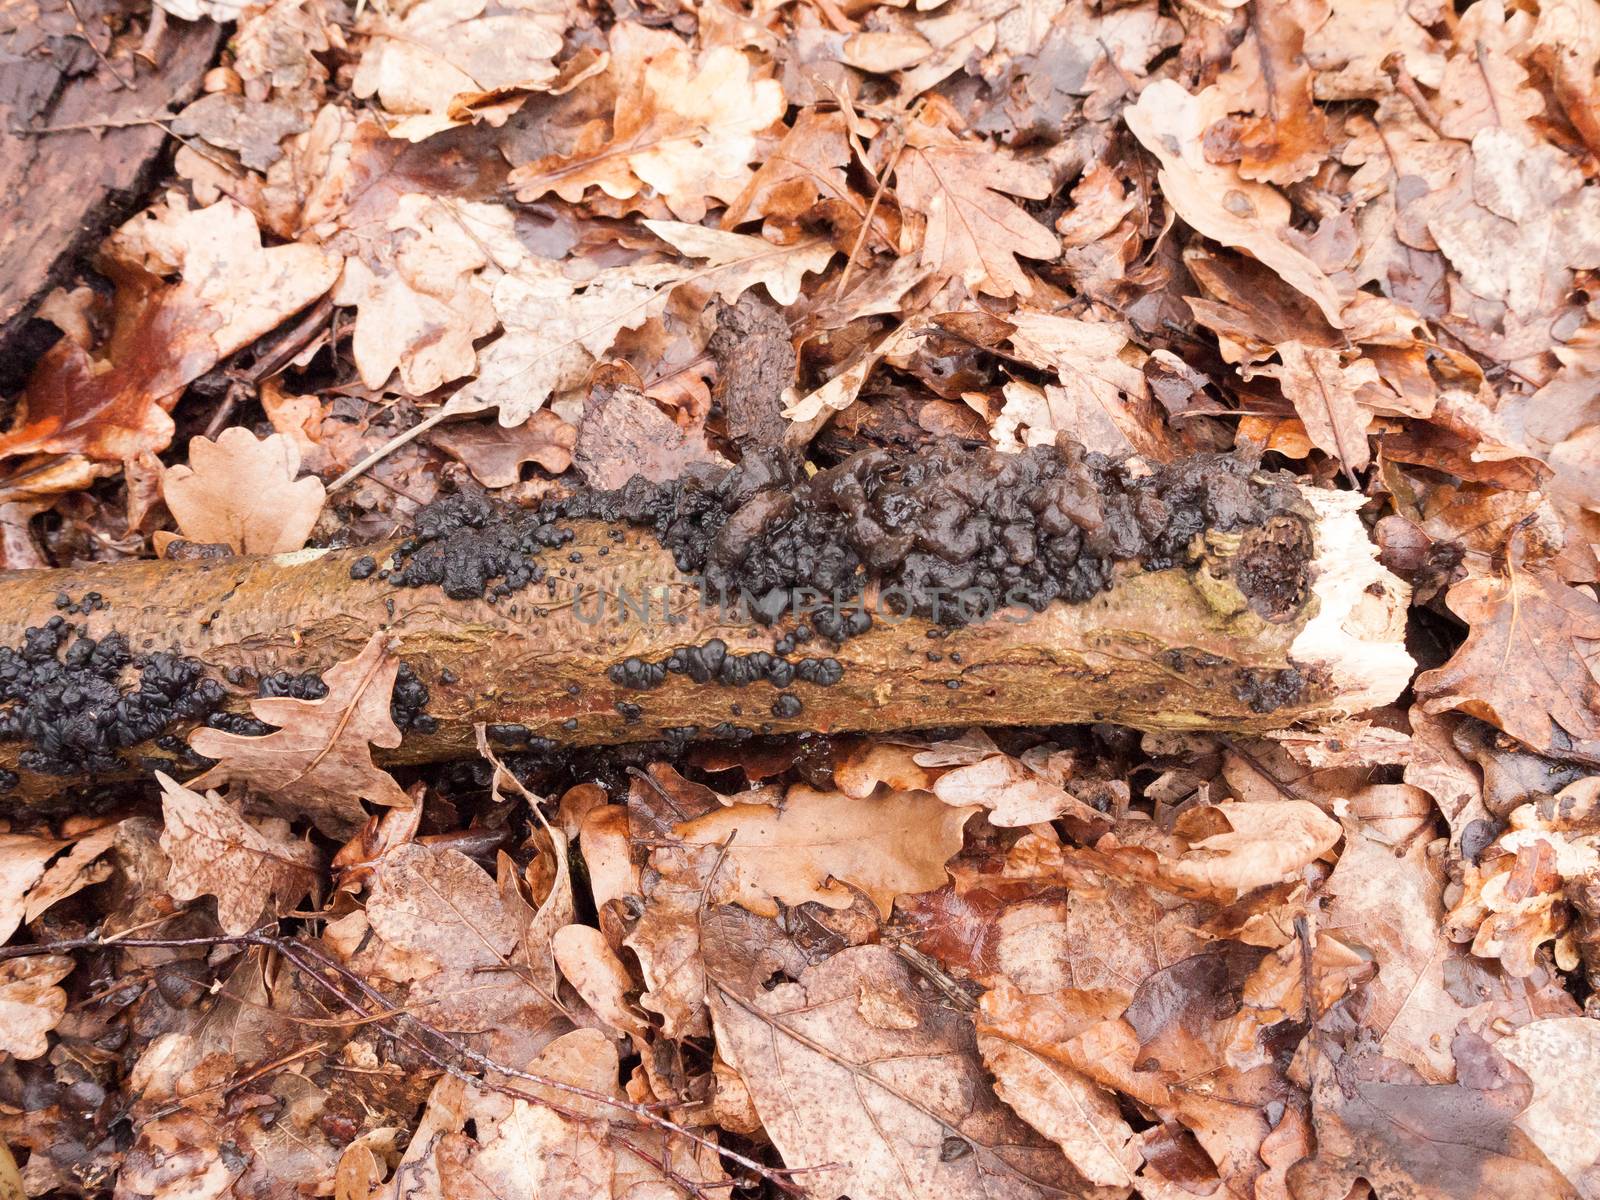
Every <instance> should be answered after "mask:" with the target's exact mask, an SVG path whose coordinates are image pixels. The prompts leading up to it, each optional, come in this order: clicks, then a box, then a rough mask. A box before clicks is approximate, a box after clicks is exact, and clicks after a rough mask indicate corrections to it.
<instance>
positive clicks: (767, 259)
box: [642, 221, 834, 304]
mask: <svg viewBox="0 0 1600 1200" xmlns="http://www.w3.org/2000/svg"><path fill="white" fill-rule="evenodd" d="M642 224H643V225H644V227H645V228H646V229H648V230H649V231H650V232H651V233H653V234H655V235H656V236H657V237H658V238H660V239H661V240H662V241H664V242H667V243H669V244H670V245H671V246H672V247H673V248H674V249H676V250H677V251H678V252H679V253H680V254H684V255H687V256H688V257H690V258H703V259H705V260H706V262H707V263H708V264H709V265H708V266H707V267H705V268H704V269H703V270H700V271H696V272H695V276H694V278H696V279H699V280H703V281H704V282H705V283H706V284H707V285H709V286H710V287H712V288H714V289H715V290H716V293H717V295H719V296H720V297H722V299H723V300H724V301H726V302H727V303H729V304H733V303H735V302H737V301H738V299H739V297H740V296H742V295H743V294H744V293H745V292H746V291H748V290H749V289H750V288H753V287H755V286H756V284H758V283H759V284H764V285H765V286H766V289H767V293H768V294H769V295H770V296H771V297H772V298H773V299H774V300H775V301H777V302H778V303H779V304H793V303H794V302H795V301H796V300H798V299H799V298H800V284H801V281H802V280H803V279H804V278H805V277H806V276H807V275H808V274H814V273H815V272H817V271H820V270H822V269H823V268H824V267H826V266H827V265H828V262H829V260H830V259H832V258H833V255H834V249H833V246H832V245H831V244H829V243H828V242H826V241H824V240H822V239H812V240H809V241H799V242H795V243H794V244H792V245H787V246H777V245H774V244H773V243H771V242H769V241H767V240H766V239H765V238H759V237H751V236H749V235H748V234H743V233H728V232H727V231H726V230H722V229H707V228H706V227H705V226H703V225H692V224H690V223H688V222H687V221H644V222H642Z"/></svg>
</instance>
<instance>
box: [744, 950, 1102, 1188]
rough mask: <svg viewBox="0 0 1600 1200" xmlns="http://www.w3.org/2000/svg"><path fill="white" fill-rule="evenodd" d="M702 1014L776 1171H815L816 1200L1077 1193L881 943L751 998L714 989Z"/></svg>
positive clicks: (950, 1017)
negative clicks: (769, 1147)
mask: <svg viewBox="0 0 1600 1200" xmlns="http://www.w3.org/2000/svg"><path fill="white" fill-rule="evenodd" d="M712 1012H713V1015H714V1018H715V1025H716V1033H717V1045H718V1048H719V1049H720V1051H721V1053H722V1055H723V1057H724V1058H725V1059H726V1060H727V1062H728V1064H729V1065H730V1066H731V1067H732V1068H733V1069H734V1070H735V1071H737V1072H738V1073H739V1077H740V1078H741V1079H742V1080H743V1081H744V1084H745V1087H746V1088H747V1089H749V1093H750V1097H751V1099H752V1100H753V1101H754V1103H755V1107H756V1111H757V1112H758V1113H759V1114H760V1116H761V1121H762V1124H763V1126H764V1127H765V1129H766V1132H767V1135H768V1136H769V1137H771V1138H772V1141H773V1144H774V1145H775V1146H777V1148H778V1151H779V1153H780V1154H781V1155H782V1156H783V1160H784V1162H785V1163H786V1164H788V1165H790V1166H800V1165H813V1166H819V1168H820V1169H818V1170H816V1171H812V1172H808V1173H807V1180H806V1188H807V1191H808V1193H809V1194H811V1195H813V1196H817V1197H825V1198H827V1200H835V1198H837V1197H841V1196H849V1197H850V1200H914V1198H917V1197H923V1196H933V1195H938V1196H948V1197H962V1198H966V1197H971V1198H973V1200H977V1198H979V1197H983V1198H985V1200H987V1198H990V1197H993V1196H995V1195H997V1194H1003V1195H1005V1196H1007V1197H1014V1198H1015V1200H1030V1198H1032V1197H1045V1196H1054V1195H1059V1194H1061V1193H1062V1192H1066V1193H1067V1194H1073V1193H1076V1192H1078V1191H1079V1190H1080V1189H1082V1188H1083V1187H1085V1186H1086V1180H1085V1179H1084V1178H1083V1177H1082V1176H1081V1175H1079V1173H1078V1172H1077V1171H1076V1170H1074V1169H1073V1167H1072V1166H1071V1164H1069V1163H1068V1162H1067V1160H1066V1158H1065V1157H1064V1156H1063V1155H1062V1154H1061V1153H1060V1151H1059V1150H1058V1149H1057V1148H1056V1147H1055V1146H1054V1145H1053V1144H1052V1143H1049V1142H1047V1141H1045V1140H1044V1139H1043V1138H1042V1137H1040V1136H1039V1135H1038V1134H1036V1133H1035V1132H1034V1131H1033V1130H1031V1129H1030V1128H1028V1127H1027V1126H1026V1125H1024V1124H1023V1123H1022V1122H1021V1121H1019V1120H1018V1119H1017V1118H1016V1117H1015V1116H1013V1115H1012V1114H1011V1113H1010V1111H1009V1110H1008V1109H1006V1108H1005V1106H1003V1105H1002V1104H1000V1103H999V1101H998V1100H997V1099H996V1098H995V1096H994V1093H993V1091H992V1090H991V1089H990V1087H989V1086H988V1085H987V1083H986V1082H984V1081H983V1068H982V1066H981V1064H980V1063H979V1060H978V1054H977V1048H976V1046H975V1044H974V1040H973V1034H972V1027H971V1025H970V1023H969V1022H967V1021H966V1020H965V1019H964V1018H962V1017H960V1016H958V1015H957V1014H956V1013H954V1012H952V1011H951V1010H950V1009H948V1008H945V1007H943V1006H941V1005H939V1004H937V1003H936V1002H934V1001H932V1000H931V998H928V997H927V995H926V994H925V993H924V994H921V995H919V994H918V991H917V989H916V988H915V987H914V985H913V983H912V976H911V974H910V972H909V970H908V969H907V967H906V966H905V964H904V963H903V962H902V961H901V960H900V959H899V958H897V957H896V956H895V954H894V952H893V951H891V950H889V949H888V948H887V947H884V946H857V947H854V948H852V949H849V950H843V951H840V952H839V953H838V954H835V955H834V956H833V957H832V958H830V959H829V960H828V961H827V962H825V963H823V964H821V965H819V966H816V967H812V968H810V969H809V970H807V971H806V972H805V973H804V974H802V975H801V977H800V979H799V981H798V982H795V983H785V984H780V985H779V986H778V987H776V988H774V989H772V990H771V991H769V992H766V993H762V994H757V995H753V996H751V995H744V994H742V993H741V992H739V991H738V990H737V989H735V988H732V987H727V986H723V985H722V984H720V983H715V984H713V991H712ZM956 1147H959V1151H958V1150H957V1149H956ZM821 1164H829V1165H828V1166H821Z"/></svg>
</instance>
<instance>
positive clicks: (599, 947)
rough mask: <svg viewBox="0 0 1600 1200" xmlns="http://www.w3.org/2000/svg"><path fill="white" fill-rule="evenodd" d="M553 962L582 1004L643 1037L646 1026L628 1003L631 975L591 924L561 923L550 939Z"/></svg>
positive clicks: (605, 1019) (608, 1023)
mask: <svg viewBox="0 0 1600 1200" xmlns="http://www.w3.org/2000/svg"><path fill="white" fill-rule="evenodd" d="M550 949H551V951H552V953H554V954H555V958H556V965H557V966H558V967H560V968H561V974H562V975H564V976H565V977H566V980H567V982H568V983H570V984H571V985H572V986H573V987H574V988H576V989H577V991H578V995H580V996H582V997H583V999H584V1001H585V1003H587V1004H588V1005H589V1007H590V1008H592V1009H594V1011H595V1015H596V1016H598V1017H599V1018H600V1019H601V1020H602V1021H604V1022H605V1023H606V1024H607V1025H610V1026H611V1027H612V1028H613V1029H617V1030H620V1031H621V1032H623V1033H631V1034H635V1035H637V1036H639V1037H644V1036H645V1035H646V1034H647V1033H648V1032H649V1027H648V1026H647V1025H645V1023H644V1021H643V1020H641V1019H640V1017H639V1014H638V1013H636V1012H635V1011H634V1009H633V1006H632V1005H631V1004H629V1003H628V992H630V991H631V990H633V986H634V983H633V978H632V977H631V976H630V975H629V974H628V969H627V968H626V967H625V966H623V965H622V960H621V959H619V958H618V957H617V956H616V955H615V954H614V953H613V952H612V950H611V946H610V944H609V943H607V941H606V938H605V935H604V934H603V933H601V932H600V931H599V930H598V929H596V928H594V926H592V925H563V926H562V927H561V928H560V929H558V930H556V932H555V936H554V937H553V938H551V940H550Z"/></svg>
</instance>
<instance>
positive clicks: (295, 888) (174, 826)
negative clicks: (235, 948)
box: [156, 771, 321, 933]
mask: <svg viewBox="0 0 1600 1200" xmlns="http://www.w3.org/2000/svg"><path fill="white" fill-rule="evenodd" d="M156 782H158V783H159V784H160V785H161V791H162V797H161V812H162V816H163V817H164V818H165V821H166V825H165V828H164V829H163V830H162V833H161V849H162V850H163V851H165V852H166V855H167V858H168V859H169V860H170V861H171V864H172V865H171V867H170V869H169V871H168V874H167V883H168V886H169V887H170V888H171V890H172V898H173V899H174V900H178V901H180V902H182V901H187V900H194V899H197V898H198V897H200V896H215V897H216V898H217V922H218V923H219V924H220V925H221V926H222V929H223V932H224V933H247V932H249V931H250V930H251V929H254V928H255V926H256V924H257V923H258V922H259V921H260V920H261V914H262V913H263V912H264V911H265V912H269V913H270V914H271V915H272V916H273V917H281V916H283V915H284V914H285V913H288V912H290V911H291V910H292V909H293V908H294V906H295V905H296V904H297V903H298V902H299V901H300V899H301V898H302V897H303V896H305V894H306V893H307V892H309V891H310V890H311V889H312V888H313V887H315V886H316V884H317V881H318V879H319V878H320V876H321V871H320V869H319V867H320V864H319V862H318V857H319V856H318V854H317V852H316V848H315V847H313V846H312V845H311V844H310V843H309V842H307V841H304V840H303V839H300V838H296V837H294V836H293V835H292V834H290V832H289V825H288V823H287V822H286V821H280V820H274V819H271V818H268V819H267V820H265V821H262V822H260V823H256V824H252V823H251V822H250V821H247V820H246V819H245V818H244V817H243V816H241V815H240V814H239V812H238V811H237V810H236V809H235V808H234V807H233V806H232V805H230V804H229V803H228V802H227V801H226V800H224V799H223V798H222V797H221V796H219V795H217V794H216V793H215V792H207V793H205V794H204V795H202V794H200V793H199V792H195V791H191V790H190V789H189V788H186V787H184V786H183V785H182V784H180V783H178V782H177V781H175V780H174V779H172V778H171V777H170V776H167V775H164V774H162V773H161V772H160V771H157V772H156Z"/></svg>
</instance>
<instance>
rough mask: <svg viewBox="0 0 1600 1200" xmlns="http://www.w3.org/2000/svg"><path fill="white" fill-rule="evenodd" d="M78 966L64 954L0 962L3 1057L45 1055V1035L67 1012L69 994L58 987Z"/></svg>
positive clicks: (0, 1015) (1, 1050)
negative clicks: (4, 1055) (6, 1055)
mask: <svg viewBox="0 0 1600 1200" xmlns="http://www.w3.org/2000/svg"><path fill="white" fill-rule="evenodd" d="M75 966H77V963H76V962H75V961H74V960H73V959H71V958H70V957H68V956H67V955H65V954H46V955H41V956H39V957H38V958H19V959H12V960H11V961H10V962H0V1054H9V1055H12V1056H13V1057H15V1058H21V1059H30V1058H38V1057H40V1056H41V1055H42V1054H44V1052H45V1050H46V1049H47V1048H48V1047H49V1042H48V1040H47V1039H46V1037H45V1035H46V1034H48V1033H49V1032H50V1031H51V1030H52V1029H54V1028H55V1027H56V1025H57V1024H58V1023H59V1022H60V1020H61V1018H62V1016H63V1015H64V1014H65V1013H66V1011H67V993H66V992H64V991H62V990H61V989H60V988H58V987H57V986H56V984H58V983H60V982H61V981H62V980H63V979H65V978H66V977H67V976H68V975H70V974H71V973H72V969H73V968H74V967H75Z"/></svg>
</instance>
